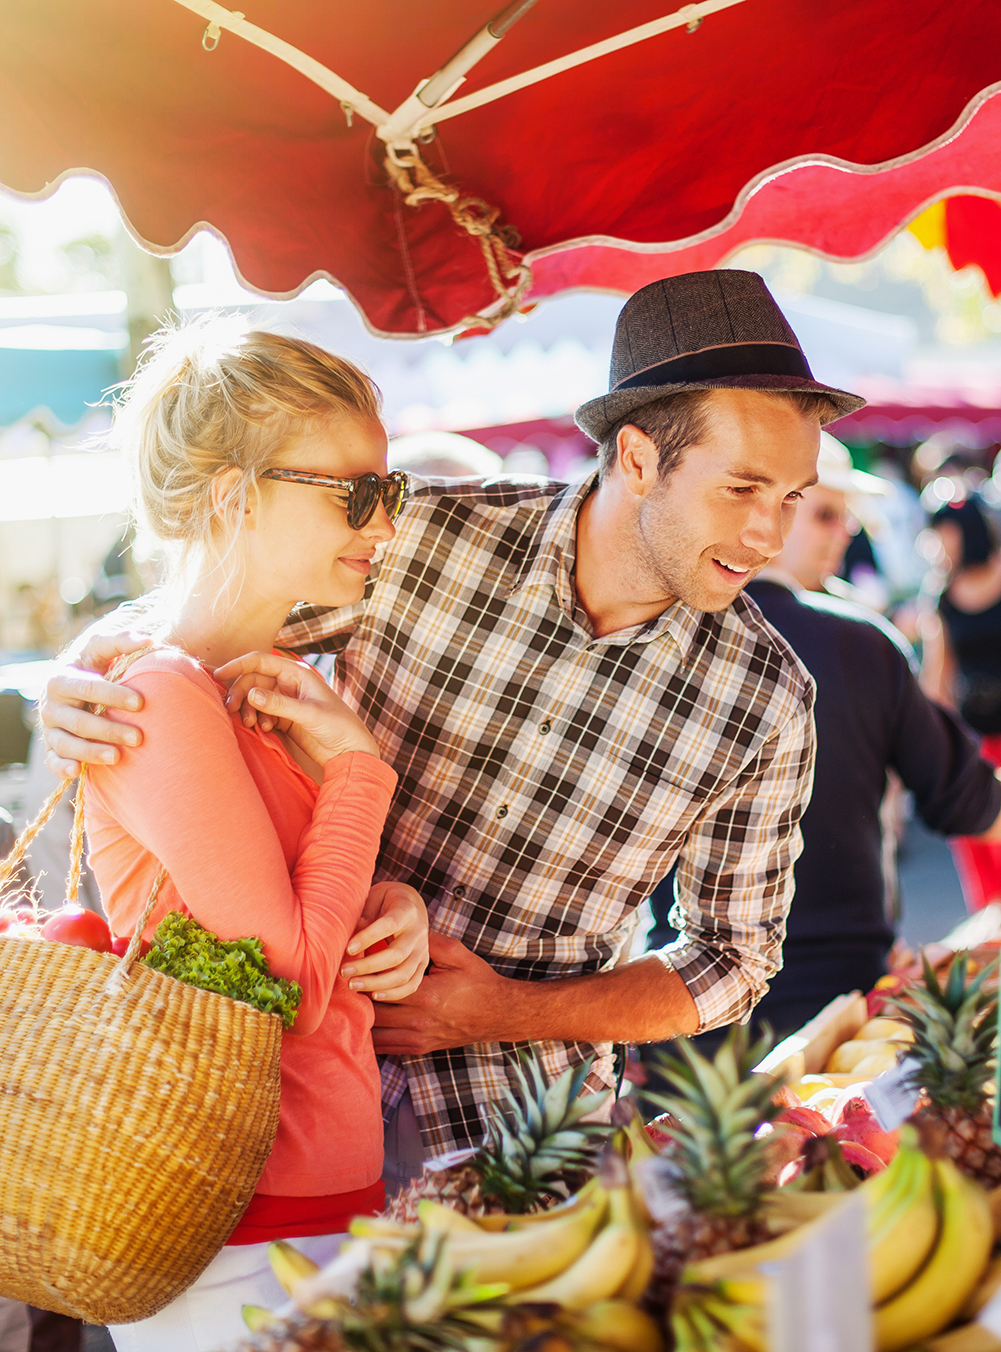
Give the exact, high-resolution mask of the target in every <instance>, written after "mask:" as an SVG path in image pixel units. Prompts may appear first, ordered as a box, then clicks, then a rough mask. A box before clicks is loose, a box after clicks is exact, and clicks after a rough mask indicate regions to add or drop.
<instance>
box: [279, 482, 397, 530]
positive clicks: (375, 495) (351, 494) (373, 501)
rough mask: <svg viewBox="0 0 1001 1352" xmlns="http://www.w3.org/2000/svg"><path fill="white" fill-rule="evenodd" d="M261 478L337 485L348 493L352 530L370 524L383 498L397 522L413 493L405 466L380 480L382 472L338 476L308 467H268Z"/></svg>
mask: <svg viewBox="0 0 1001 1352" xmlns="http://www.w3.org/2000/svg"><path fill="white" fill-rule="evenodd" d="M261 478H262V479H280V480H281V482H282V483H288V484H311V485H312V486H313V487H315V488H336V489H338V490H339V491H340V492H342V493H345V494H347V510H348V525H349V526H350V527H351V529H352V530H361V528H362V527H363V526H367V525H368V523H369V522H370V521H371V520H372V517H373V516H374V515H375V511H376V508H377V507H378V506H379V500H380V499H381V500H382V505H383V507H385V509H386V515H387V516H388V517H389V519H390V521H395V520H396V518H397V517H398V516H399V515H400V513H401V512H402V511H403V504H404V503H405V502H406V500H407V497H408V495H409V493H410V480H409V479H408V478H407V476H406V475H405V474H404V473H403V471H402V470H401V469H394V470H393V471H392V473H390V474H387V475H386V477H385V479H380V478H379V476H378V474H359V475H358V477H357V478H356V479H334V478H332V477H331V476H330V475H329V474H314V473H313V472H312V471H311V470H307V469H266V470H265V471H264V473H263V474H262V475H261Z"/></svg>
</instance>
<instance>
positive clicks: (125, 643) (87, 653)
mask: <svg viewBox="0 0 1001 1352" xmlns="http://www.w3.org/2000/svg"><path fill="white" fill-rule="evenodd" d="M148 643H149V637H148V636H147V635H144V634H137V633H135V632H134V631H132V630H122V631H119V632H118V633H102V632H101V631H100V630H99V629H97V628H92V629H89V630H88V631H87V632H86V633H85V634H84V635H83V636H82V642H81V643H80V644H78V645H75V646H74V647H72V648H70V650H69V651H68V652H67V653H66V655H65V658H64V661H63V664H62V665H61V666H60V668H59V670H58V671H57V672H56V673H55V675H54V676H50V677H49V680H48V681H47V682H46V685H45V690H44V692H43V694H42V698H41V701H40V702H39V717H40V720H41V725H42V733H43V735H44V737H45V745H46V747H47V748H48V753H47V755H46V758H45V763H46V764H47V765H48V767H49V769H50V770H51V771H52V773H53V774H54V775H57V776H58V777H59V778H60V779H73V778H75V777H76V776H77V775H78V774H79V773H80V764H81V762H83V761H94V762H97V763H98V764H100V765H114V763H115V762H116V761H117V760H118V756H119V752H118V748H119V747H120V746H138V745H139V743H140V742H141V741H142V733H141V732H140V731H139V729H138V728H135V727H132V726H131V725H130V724H128V723H113V722H112V721H111V719H109V718H104V717H103V716H100V715H98V714H93V713H91V712H90V711H89V710H88V708H87V705H92V704H103V705H105V706H106V707H107V708H109V709H118V710H121V711H122V712H123V713H137V712H138V711H139V710H140V709H141V708H142V696H141V695H140V694H139V693H138V692H137V691H135V690H130V689H129V687H128V686H123V685H115V684H112V682H110V681H106V680H104V679H103V677H104V675H105V673H106V672H107V671H108V668H109V667H110V666H111V665H112V663H114V662H115V660H116V659H117V658H119V657H121V656H123V654H125V653H132V652H138V650H139V649H140V648H144V647H145V646H146V645H147V644H148Z"/></svg>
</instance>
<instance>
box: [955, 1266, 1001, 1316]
mask: <svg viewBox="0 0 1001 1352" xmlns="http://www.w3.org/2000/svg"><path fill="white" fill-rule="evenodd" d="M998 1291H1001V1257H996V1258H992V1259H991V1261H990V1262H989V1263H988V1265H987V1269H986V1271H985V1272H984V1275H983V1276H982V1277H981V1278H980V1281H979V1282H978V1283H977V1286H976V1289H975V1290H974V1291H972V1292H971V1293H970V1298H969V1300H968V1301H967V1302H966V1304H965V1305H964V1306H963V1308H962V1309H961V1310H960V1312H959V1317H960V1319H976V1317H977V1315H978V1314H979V1313H980V1311H981V1310H982V1309H983V1308H984V1306H985V1305H986V1304H987V1302H988V1301H989V1300H990V1298H991V1297H992V1296H993V1295H995V1294H996V1293H997V1292H998Z"/></svg>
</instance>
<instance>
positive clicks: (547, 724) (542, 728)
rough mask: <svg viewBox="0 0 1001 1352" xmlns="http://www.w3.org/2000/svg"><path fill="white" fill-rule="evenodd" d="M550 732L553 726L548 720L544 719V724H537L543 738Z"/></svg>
mask: <svg viewBox="0 0 1001 1352" xmlns="http://www.w3.org/2000/svg"><path fill="white" fill-rule="evenodd" d="M552 730H553V725H552V723H550V721H549V719H548V718H547V719H546V721H545V723H540V724H539V731H540V732H541V733H542V735H543V736H545V735H546V733H547V732H552Z"/></svg>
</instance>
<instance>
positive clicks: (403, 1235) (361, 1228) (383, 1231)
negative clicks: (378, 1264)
mask: <svg viewBox="0 0 1001 1352" xmlns="http://www.w3.org/2000/svg"><path fill="white" fill-rule="evenodd" d="M818 1196H819V1194H818ZM348 1233H349V1234H351V1235H353V1236H354V1237H355V1239H406V1240H411V1239H417V1237H418V1236H419V1235H420V1233H421V1228H420V1226H419V1225H403V1224H401V1223H400V1222H399V1221H391V1220H390V1219H389V1218H388V1217H387V1216H355V1218H354V1219H353V1220H352V1222H351V1224H350V1225H349V1226H348Z"/></svg>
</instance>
